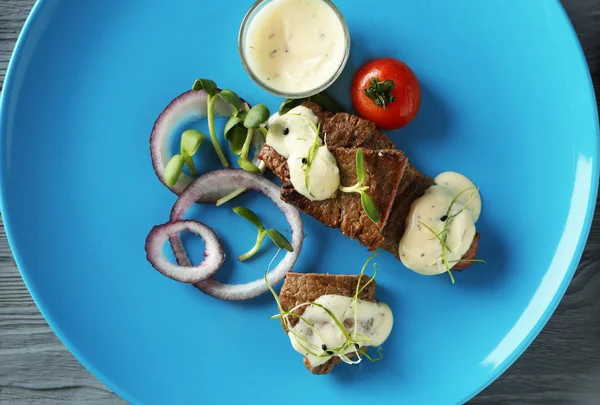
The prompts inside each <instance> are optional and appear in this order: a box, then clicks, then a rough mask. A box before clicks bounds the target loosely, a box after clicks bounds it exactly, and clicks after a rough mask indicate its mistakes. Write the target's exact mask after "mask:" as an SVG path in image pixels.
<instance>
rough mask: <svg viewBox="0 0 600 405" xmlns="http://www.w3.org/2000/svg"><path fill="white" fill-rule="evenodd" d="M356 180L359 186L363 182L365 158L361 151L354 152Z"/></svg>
mask: <svg viewBox="0 0 600 405" xmlns="http://www.w3.org/2000/svg"><path fill="white" fill-rule="evenodd" d="M356 179H357V180H356V181H357V182H358V183H360V184H362V183H363V182H364V181H365V157H364V155H363V151H362V149H359V150H357V151H356Z"/></svg>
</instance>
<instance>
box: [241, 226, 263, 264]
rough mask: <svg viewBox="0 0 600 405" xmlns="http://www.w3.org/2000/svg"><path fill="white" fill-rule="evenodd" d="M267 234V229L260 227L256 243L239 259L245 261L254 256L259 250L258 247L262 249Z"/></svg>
mask: <svg viewBox="0 0 600 405" xmlns="http://www.w3.org/2000/svg"><path fill="white" fill-rule="evenodd" d="M266 234H267V231H265V230H264V229H259V230H258V235H257V236H256V243H255V244H254V246H253V247H252V249H250V250H249V251H248V252H246V253H244V254H243V255H241V256H240V257H238V260H239V261H240V262H243V261H244V260H246V259H249V258H251V257H252V256H254V255H255V254H256V252H258V249H260V245H261V244H262V242H263V240H264V239H265V235H266Z"/></svg>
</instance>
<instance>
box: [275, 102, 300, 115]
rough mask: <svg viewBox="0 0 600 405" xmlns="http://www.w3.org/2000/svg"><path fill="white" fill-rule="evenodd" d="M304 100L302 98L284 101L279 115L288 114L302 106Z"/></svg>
mask: <svg viewBox="0 0 600 405" xmlns="http://www.w3.org/2000/svg"><path fill="white" fill-rule="evenodd" d="M302 101H303V99H301V98H288V99H286V100H283V102H282V103H281V105H280V106H279V115H283V114H287V113H288V112H289V111H290V110H291V109H292V108H294V107H298V106H299V105H300V104H302Z"/></svg>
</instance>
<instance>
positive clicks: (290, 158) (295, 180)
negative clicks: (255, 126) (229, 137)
mask: <svg viewBox="0 0 600 405" xmlns="http://www.w3.org/2000/svg"><path fill="white" fill-rule="evenodd" d="M317 125H318V119H317V117H316V116H315V114H314V113H313V112H312V110H311V109H310V108H307V107H304V106H298V107H295V108H292V109H291V110H290V111H288V113H287V114H284V115H281V116H279V117H278V118H277V119H275V120H274V121H273V122H272V123H271V124H270V125H269V130H268V132H267V145H269V146H271V147H272V148H274V149H275V150H276V151H277V153H279V154H280V155H282V156H283V157H285V158H286V159H287V163H288V168H289V170H290V180H291V182H292V185H293V186H294V189H296V191H298V192H299V193H300V194H302V195H303V196H304V197H306V198H308V199H309V200H311V201H322V200H326V199H328V198H331V197H333V195H334V194H335V193H336V191H337V189H338V188H339V186H340V170H339V168H338V166H337V162H336V160H335V157H334V156H333V155H332V154H331V152H330V151H329V149H327V145H324V144H323V140H322V139H321V138H320V137H319V135H318V134H317V130H316V128H317ZM315 140H316V142H317V145H318V148H317V152H316V154H315V158H314V160H313V162H312V164H311V165H310V166H309V165H307V162H308V154H309V150H310V148H311V147H312V146H313V145H314V144H315Z"/></svg>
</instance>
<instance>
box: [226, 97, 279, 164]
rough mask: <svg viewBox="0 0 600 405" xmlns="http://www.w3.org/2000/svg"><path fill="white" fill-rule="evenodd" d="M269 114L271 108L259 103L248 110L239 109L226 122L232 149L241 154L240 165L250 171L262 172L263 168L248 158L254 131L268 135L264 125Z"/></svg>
mask: <svg viewBox="0 0 600 405" xmlns="http://www.w3.org/2000/svg"><path fill="white" fill-rule="evenodd" d="M269 115H270V112H269V108H267V106H266V105H264V104H257V105H255V106H254V107H252V108H251V109H250V110H249V111H247V112H246V111H239V112H238V113H236V114H235V115H233V116H232V117H231V118H229V121H227V124H225V139H227V141H229V147H230V148H231V151H232V152H233V153H234V154H236V155H239V158H238V164H239V165H240V167H241V168H242V169H244V170H246V171H248V172H253V173H262V170H261V169H260V168H258V167H257V166H256V165H255V164H254V163H252V162H251V161H250V160H249V159H248V153H249V152H250V145H251V144H252V138H253V136H254V131H261V132H262V133H263V135H264V136H266V135H267V130H266V129H265V128H264V125H265V123H266V122H267V120H268V119H269Z"/></svg>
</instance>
